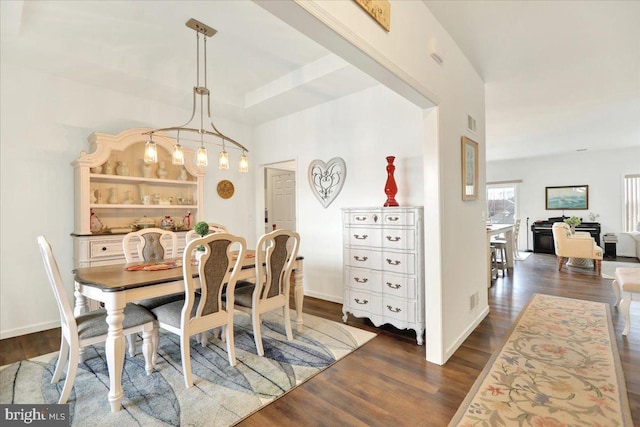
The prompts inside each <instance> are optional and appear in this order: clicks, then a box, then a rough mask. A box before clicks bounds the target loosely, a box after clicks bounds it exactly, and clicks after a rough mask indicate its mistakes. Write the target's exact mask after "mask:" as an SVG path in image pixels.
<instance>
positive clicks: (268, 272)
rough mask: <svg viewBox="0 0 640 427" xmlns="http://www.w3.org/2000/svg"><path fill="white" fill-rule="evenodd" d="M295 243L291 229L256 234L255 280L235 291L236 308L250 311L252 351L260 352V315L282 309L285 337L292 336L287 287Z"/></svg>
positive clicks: (261, 348) (295, 247)
mask: <svg viewBox="0 0 640 427" xmlns="http://www.w3.org/2000/svg"><path fill="white" fill-rule="evenodd" d="M299 246H300V235H299V234H298V233H296V232H295V231H291V230H284V229H281V230H275V231H272V232H271V233H267V234H265V235H263V236H262V237H260V239H259V240H258V244H257V246H256V263H255V265H256V266H255V268H256V283H255V284H254V285H253V286H244V287H242V288H239V289H237V290H236V294H235V304H236V307H237V308H239V309H241V310H243V309H244V310H245V311H250V312H251V318H252V323H253V335H254V340H255V343H256V350H257V352H258V355H260V356H263V355H264V347H263V344H262V332H261V326H260V323H261V320H260V316H261V314H263V313H266V312H268V311H271V310H275V309H277V308H282V311H283V318H284V326H285V332H286V334H287V339H288V340H289V341H291V340H292V339H293V332H292V330H291V318H290V314H289V287H290V282H291V271H292V269H293V263H294V262H295V260H296V257H297V256H298V248H299Z"/></svg>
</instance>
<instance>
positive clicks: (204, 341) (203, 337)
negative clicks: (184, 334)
mask: <svg viewBox="0 0 640 427" xmlns="http://www.w3.org/2000/svg"><path fill="white" fill-rule="evenodd" d="M200 345H202V346H203V347H206V346H207V345H209V338H208V337H207V333H206V332H201V333H200Z"/></svg>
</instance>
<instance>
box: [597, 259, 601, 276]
mask: <svg viewBox="0 0 640 427" xmlns="http://www.w3.org/2000/svg"><path fill="white" fill-rule="evenodd" d="M595 264H596V270H597V271H598V275H600V274H601V272H602V260H601V259H597V260H596V262H595Z"/></svg>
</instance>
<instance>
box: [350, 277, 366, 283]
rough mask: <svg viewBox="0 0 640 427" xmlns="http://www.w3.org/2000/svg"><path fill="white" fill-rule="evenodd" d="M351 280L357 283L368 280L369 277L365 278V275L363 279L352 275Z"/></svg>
mask: <svg viewBox="0 0 640 427" xmlns="http://www.w3.org/2000/svg"><path fill="white" fill-rule="evenodd" d="M353 280H355V281H356V282H358V283H367V282H368V281H369V279H367V278H366V277H365V278H364V279H361V278H359V277H354V278H353Z"/></svg>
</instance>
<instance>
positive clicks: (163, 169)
mask: <svg viewBox="0 0 640 427" xmlns="http://www.w3.org/2000/svg"><path fill="white" fill-rule="evenodd" d="M156 174H157V175H158V178H160V179H165V178H166V177H167V162H158V171H157V172H156Z"/></svg>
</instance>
